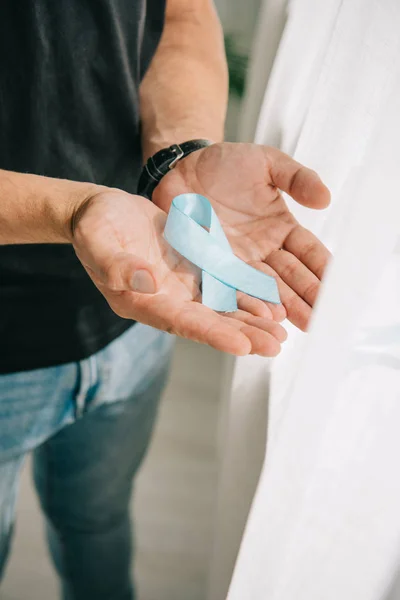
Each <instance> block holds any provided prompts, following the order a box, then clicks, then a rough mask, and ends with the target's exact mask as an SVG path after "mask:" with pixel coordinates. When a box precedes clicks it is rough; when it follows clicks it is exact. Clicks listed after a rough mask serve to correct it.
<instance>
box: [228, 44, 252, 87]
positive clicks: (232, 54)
mask: <svg viewBox="0 0 400 600" xmlns="http://www.w3.org/2000/svg"><path fill="white" fill-rule="evenodd" d="M225 50H226V56H227V59H228V68H229V91H230V93H231V94H234V95H235V96H239V98H241V97H242V96H243V94H244V90H245V85H246V72H247V63H248V56H246V55H245V54H244V53H243V52H241V51H240V50H239V49H238V44H237V42H236V40H235V36H234V35H232V34H229V33H227V34H225Z"/></svg>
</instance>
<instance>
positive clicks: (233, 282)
mask: <svg viewBox="0 0 400 600" xmlns="http://www.w3.org/2000/svg"><path fill="white" fill-rule="evenodd" d="M205 228H206V229H205ZM164 238H165V239H166V241H167V242H168V243H169V244H170V246H172V248H174V250H176V251H177V252H178V253H179V254H181V255H182V256H183V257H184V258H186V259H187V260H188V261H190V262H191V263H193V264H194V265H196V266H197V267H199V268H200V269H201V271H202V302H203V304H204V305H205V306H208V307H209V308H212V309H213V310H216V311H218V312H234V311H235V310H237V300H236V290H239V291H241V292H244V293H245V294H248V295H249V296H254V297H255V298H260V299H261V300H266V301H268V302H272V303H273V304H279V303H280V298H279V292H278V286H277V284H276V281H275V279H274V277H270V276H269V275H266V274H265V273H262V272H261V271H258V270H257V269H254V268H253V267H251V266H250V265H248V264H247V263H245V262H244V261H243V260H241V259H240V258H238V257H237V256H235V254H233V251H232V248H231V246H230V244H229V242H228V240H227V238H226V235H225V233H224V230H223V229H222V226H221V223H220V222H219V219H218V217H217V215H216V214H215V211H214V209H213V208H212V206H211V204H210V202H209V200H207V198H205V197H204V196H201V195H200V194H189V193H188V194H181V195H179V196H176V198H174V200H173V201H172V205H171V208H170V211H169V214H168V218H167V223H166V226H165V230H164Z"/></svg>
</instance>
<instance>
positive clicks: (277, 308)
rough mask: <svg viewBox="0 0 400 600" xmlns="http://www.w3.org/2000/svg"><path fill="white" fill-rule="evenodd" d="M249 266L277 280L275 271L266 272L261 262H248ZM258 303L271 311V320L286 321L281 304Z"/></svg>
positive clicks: (269, 269)
mask: <svg viewBox="0 0 400 600" xmlns="http://www.w3.org/2000/svg"><path fill="white" fill-rule="evenodd" d="M249 265H250V266H252V267H254V268H255V269H258V270H259V271H264V273H267V274H268V275H270V276H271V277H274V278H275V279H277V277H278V275H277V274H276V273H275V271H274V270H273V269H271V268H269V267H268V268H267V270H266V269H265V267H266V265H265V263H263V262H261V261H251V262H249ZM258 302H262V304H263V305H264V306H266V307H267V308H268V309H269V310H270V311H271V314H272V318H273V319H274V321H276V322H277V323H281V322H282V321H284V320H285V319H286V317H287V312H286V308H285V306H284V305H283V304H282V303H281V304H273V303H272V302H264V300H258ZM240 308H242V307H240ZM254 314H255V313H254ZM257 316H260V317H262V316H263V315H257Z"/></svg>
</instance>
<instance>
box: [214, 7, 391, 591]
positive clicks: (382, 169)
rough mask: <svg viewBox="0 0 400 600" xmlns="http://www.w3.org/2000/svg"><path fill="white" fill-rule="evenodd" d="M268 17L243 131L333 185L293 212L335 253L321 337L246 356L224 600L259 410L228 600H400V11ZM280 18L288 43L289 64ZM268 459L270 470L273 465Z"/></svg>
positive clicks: (228, 483) (229, 481) (226, 499)
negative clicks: (321, 205) (398, 595)
mask: <svg viewBox="0 0 400 600" xmlns="http://www.w3.org/2000/svg"><path fill="white" fill-rule="evenodd" d="M278 5H279V9H278ZM279 11H280V12H279ZM262 15H263V16H262V18H261V19H260V28H259V31H258V40H257V41H256V43H255V46H254V48H255V56H254V58H253V67H252V70H251V76H250V82H249V92H248V97H247V101H246V104H245V106H246V110H247V111H248V114H247V116H246V117H245V118H244V121H243V123H244V124H243V127H242V136H243V137H244V138H246V129H247V134H248V135H249V136H250V135H252V132H253V129H254V131H255V135H256V140H257V142H258V143H266V144H270V145H279V146H280V147H281V148H282V149H283V150H284V151H287V152H289V153H291V154H294V156H295V158H296V159H297V160H299V161H300V162H303V163H305V164H307V166H310V167H312V168H314V169H316V170H317V171H318V172H319V173H320V174H321V175H322V177H323V178H324V180H325V182H326V183H327V184H328V185H329V187H330V188H331V191H332V194H333V202H332V207H331V208H330V209H329V210H328V211H322V212H319V213H317V212H312V211H309V210H307V209H305V208H304V207H301V206H299V205H296V204H295V203H294V202H293V201H292V200H291V199H287V201H288V203H289V205H290V208H291V209H292V210H293V212H294V213H295V215H296V217H297V218H298V219H299V221H300V222H301V223H302V224H304V225H306V226H307V227H309V228H310V229H312V230H313V231H314V232H315V233H316V234H317V235H319V236H320V237H321V238H322V239H323V240H324V241H325V243H326V244H327V245H328V247H330V248H331V249H332V250H333V252H334V256H335V258H334V260H333V261H332V264H331V266H330V269H329V271H328V274H327V276H326V278H325V281H324V286H323V292H322V294H321V296H320V299H319V302H318V306H317V310H316V312H315V315H314V320H313V324H312V327H311V330H310V332H309V333H308V334H307V335H304V334H301V333H300V332H298V331H296V330H295V329H294V328H293V327H291V326H289V334H290V337H289V341H288V342H286V344H285V347H284V350H283V352H282V353H281V355H280V357H278V359H276V360H274V361H273V362H272V366H271V362H269V361H265V360H263V359H255V360H253V357H250V358H249V359H246V362H243V359H239V360H238V361H237V364H236V367H235V369H234V371H233V377H232V380H231V381H230V382H229V384H227V388H226V390H228V388H229V386H231V388H232V394H231V395H229V393H227V391H226V399H227V400H226V408H225V415H229V422H230V423H234V422H235V421H236V420H237V419H238V418H239V417H238V415H240V414H241V413H240V410H241V411H243V410H244V409H243V406H245V405H246V402H245V399H246V397H247V396H248V397H249V398H251V402H250V403H249V406H248V407H247V410H248V413H247V415H246V419H245V422H246V423H247V426H246V427H245V431H246V435H245V436H243V434H242V432H241V430H240V427H238V426H235V427H229V426H228V427H226V429H225V434H224V436H223V441H225V446H224V455H223V459H222V463H221V465H222V468H221V479H220V480H221V485H220V490H219V492H220V494H219V515H220V517H221V519H220V521H219V522H217V527H216V544H215V553H214V556H213V562H214V565H220V566H221V567H222V566H223V569H222V571H223V575H222V576H220V577H219V576H218V569H217V568H214V571H213V573H212V579H211V589H212V590H213V595H211V596H210V599H211V600H222V599H223V598H225V597H226V593H225V592H226V587H224V586H226V578H227V573H229V569H231V568H232V564H233V562H234V558H235V556H236V553H237V550H238V545H237V540H238V537H239V536H238V532H239V531H240V530H241V529H242V528H243V522H244V520H245V518H246V513H247V512H248V508H249V505H250V497H251V494H252V487H254V484H255V481H256V479H257V474H256V473H255V472H254V469H253V466H252V465H249V464H248V468H249V470H250V471H253V476H252V479H251V483H250V484H249V483H248V482H247V483H246V477H245V476H243V470H244V472H245V469H246V465H245V459H246V453H245V451H244V448H245V440H246V438H247V439H249V430H248V427H249V426H251V422H252V410H253V408H252V407H253V406H258V407H260V406H264V409H263V410H264V423H265V422H266V421H267V419H266V416H267V408H268V443H267V453H266V461H265V464H264V467H263V470H262V474H261V478H260V481H259V485H258V490H257V494H256V497H255V500H254V503H253V506H252V509H251V514H250V518H249V522H248V524H247V527H246V532H245V535H244V539H243V542H242V546H241V550H240V554H239V558H238V561H237V565H236V569H235V573H234V576H233V580H232V583H231V587H230V591H229V595H228V599H229V600H239V599H240V600H243V599H244V598H245V599H246V600H265V599H266V598H268V600H293V598H296V600H303V599H304V600H306V599H307V600H321V599H322V598H323V599H324V600H331V599H332V600H333V599H334V598H335V600H336V599H337V598H340V599H341V600H383V599H385V598H387V600H389V596H388V594H390V593H391V594H392V596H391V597H390V600H394V597H393V593H394V592H390V591H389V590H390V586H395V583H393V582H395V580H396V577H395V575H396V570H397V568H398V566H399V560H400V511H399V510H398V506H399V501H400V484H399V483H398V481H397V474H396V471H397V470H398V469H397V460H398V456H400V436H398V435H397V431H398V423H400V317H399V315H398V307H399V305H400V267H399V262H400V253H399V243H398V237H399V233H400V211H399V206H400V204H399V201H398V194H399V192H398V188H399V179H400V175H399V172H400V171H399V168H398V164H400V162H399V161H400V152H399V139H400V111H399V109H398V107H399V106H400V63H399V59H398V57H399V55H400V36H399V33H398V32H399V31H400V5H399V3H398V2H397V0H381V1H380V2H376V1H375V0H326V2H323V3H321V2H318V0H292V2H290V3H289V4H287V3H285V2H281V3H279V2H278V1H277V0H276V1H274V0H271V1H270V2H268V1H267V2H265V5H264V9H263V13H262ZM268 15H270V16H271V18H276V20H277V21H276V22H277V24H278V25H277V28H278V30H279V31H280V33H281V36H280V39H279V40H276V39H275V42H274V43H275V45H276V48H275V54H274V53H273V51H272V46H271V45H269V43H268V35H267V33H268V32H269V31H271V27H272V22H271V21H270V20H269V19H268V18H267V16H268ZM273 54H274V60H273V61H271V56H272V55H273ZM264 58H265V61H264ZM264 65H265V70H263V69H264ZM257 79H258V82H255V80H257ZM260 81H261V82H263V86H264V90H265V91H264V90H261V86H260V83H259V82H260ZM267 81H268V85H267ZM265 87H266V89H265ZM261 98H262V106H261V110H259V103H260V99H261ZM255 114H259V119H258V124H257V125H256V126H255V127H254V122H255V119H254V116H255ZM252 128H253V129H252ZM242 365H243V366H242ZM253 382H254V385H253ZM260 382H262V383H261V384H260ZM238 391H239V395H238ZM238 406H240V407H241V408H240V409H239V412H238ZM239 422H240V419H239V420H238V421H236V423H239ZM258 422H260V420H258ZM254 435H255V437H254V438H253V442H254V446H255V448H258V449H259V450H258V453H259V454H260V453H261V450H260V447H261V446H262V444H264V443H265V440H266V439H267V436H266V435H265V433H262V432H260V431H259V430H258V428H257V427H256V428H255V429H254ZM255 440H256V441H255ZM257 440H258V443H257ZM260 442H262V444H261V443H260ZM238 453H239V457H240V458H239V465H240V468H236V459H235V455H236V456H238ZM261 458H262V457H261ZM257 461H258V462H257ZM254 464H255V465H258V467H259V465H260V464H261V460H260V456H258V458H257V460H256V461H255V463H254ZM256 470H257V469H256ZM243 486H244V488H245V489H243ZM233 495H234V498H233ZM241 498H242V502H241ZM219 524H221V527H220V526H219ZM229 527H232V529H233V531H236V535H231V536H230V535H229ZM218 581H219V582H218ZM216 582H218V583H216ZM393 589H394V588H393Z"/></svg>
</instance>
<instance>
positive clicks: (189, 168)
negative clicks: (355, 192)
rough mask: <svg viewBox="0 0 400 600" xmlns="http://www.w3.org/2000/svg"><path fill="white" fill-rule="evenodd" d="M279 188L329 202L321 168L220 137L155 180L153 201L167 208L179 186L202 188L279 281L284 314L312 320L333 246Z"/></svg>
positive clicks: (243, 248)
mask: <svg viewBox="0 0 400 600" xmlns="http://www.w3.org/2000/svg"><path fill="white" fill-rule="evenodd" d="M281 190H282V191H284V192H287V193H288V194H290V196H292V197H293V198H294V199H295V200H296V201H297V202H299V203H300V204H303V205H304V206H308V207H309V208H314V209H321V208H325V207H326V206H328V204H329V201H330V194H329V191H328V189H327V188H326V187H325V185H324V184H323V183H322V182H321V180H320V178H319V177H318V175H317V174H316V173H315V172H314V171H312V170H310V169H307V168H306V167H304V166H302V165H301V164H299V163H297V162H296V161H294V160H293V159H292V158H290V157H289V156H288V155H286V154H284V153H282V152H280V151H279V150H276V149H275V148H269V147H266V146H260V145H256V144H233V143H222V144H214V145H212V146H209V147H208V148H204V149H202V150H199V151H197V152H194V153H192V154H190V155H189V156H188V157H186V158H185V159H183V160H182V161H180V162H179V163H178V164H177V166H176V167H175V168H174V169H173V170H172V171H171V172H170V173H168V175H166V176H165V177H164V178H163V179H162V180H161V182H160V184H159V185H158V186H157V188H156V189H155V191H154V194H153V200H154V202H155V203H156V204H157V205H158V206H159V207H160V208H162V209H163V210H164V211H166V212H168V210H169V206H170V204H171V201H172V199H173V198H174V197H175V196H177V195H178V194H181V193H185V192H196V193H198V194H202V195H203V196H206V197H207V198H208V199H209V200H210V202H211V203H212V205H213V207H214V210H215V211H216V213H217V215H218V217H219V219H220V221H221V223H222V226H223V228H224V231H225V233H226V234H227V236H228V239H229V242H230V244H231V246H232V249H233V251H234V253H235V254H236V255H237V256H239V257H240V258H241V259H243V260H245V261H246V262H247V263H249V264H251V265H252V266H253V267H255V268H256V269H259V270H261V271H264V272H265V273H267V274H268V275H272V276H274V277H275V278H276V280H277V282H278V287H279V292H280V296H281V300H282V305H278V306H274V305H270V310H271V311H272V314H273V316H274V318H275V319H276V320H277V321H279V320H283V319H284V318H285V317H286V316H287V317H288V318H289V319H290V321H292V322H293V323H294V324H295V325H296V326H297V327H299V328H300V329H302V330H305V329H306V328H307V325H308V322H309V319H310V316H311V311H312V306H313V305H314V303H315V300H316V297H317V294H318V291H319V288H320V283H321V278H322V275H323V273H324V269H325V267H326V264H327V262H328V260H329V257H330V254H329V252H328V250H327V249H326V248H325V247H324V246H323V244H322V243H321V242H320V241H319V240H318V239H317V238H316V237H315V236H314V235H313V234H312V233H311V232H310V231H308V230H306V229H305V228H304V227H302V226H301V225H300V224H299V223H298V222H297V221H296V219H295V218H294V216H293V215H292V214H291V212H290V211H289V209H288V207H287V205H286V203H285V201H284V199H283V197H282V194H281Z"/></svg>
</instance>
